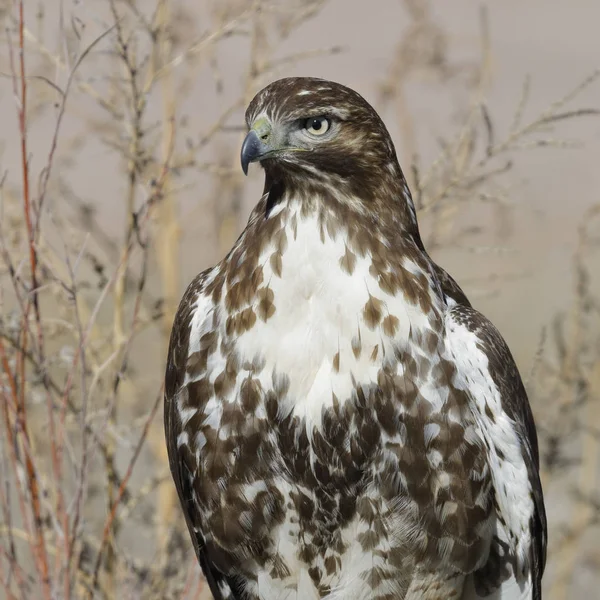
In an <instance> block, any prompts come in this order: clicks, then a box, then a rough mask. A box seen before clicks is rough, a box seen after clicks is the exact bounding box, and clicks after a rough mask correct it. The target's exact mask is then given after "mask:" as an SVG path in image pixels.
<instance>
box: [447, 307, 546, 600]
mask: <svg viewBox="0 0 600 600" xmlns="http://www.w3.org/2000/svg"><path fill="white" fill-rule="evenodd" d="M452 316H453V318H454V320H455V321H458V322H460V323H462V324H463V325H464V326H465V327H466V328H467V329H468V330H469V331H471V332H472V333H474V334H476V335H477V337H478V338H479V340H481V342H480V349H481V350H482V351H483V352H485V353H486V354H487V357H488V361H489V365H488V367H489V370H490V375H491V377H492V379H493V380H494V383H495V384H496V387H497V388H498V390H499V392H500V396H501V398H502V407H503V410H504V411H505V412H506V414H507V415H508V416H509V417H510V418H511V419H512V420H513V421H514V423H515V426H516V427H517V428H518V436H519V439H520V440H521V442H522V444H523V459H524V461H525V465H526V467H527V472H528V475H529V481H530V483H531V490H532V496H533V503H534V514H533V516H532V518H531V523H530V527H531V538H532V540H533V544H532V547H531V553H530V563H531V569H532V580H533V600H540V599H541V597H542V590H541V585H542V575H543V573H544V568H545V565H546V542H547V522H546V511H545V508H544V498H543V495H542V484H541V481H540V476H539V450H538V440H537V433H536V429H535V422H534V419H533V414H532V412H531V407H530V405H529V401H528V399H527V392H526V391H525V386H524V385H523V381H522V379H521V376H520V374H519V371H518V369H517V365H516V363H515V360H514V358H513V356H512V354H511V352H510V350H509V348H508V345H507V344H506V342H505V341H504V339H503V337H502V336H501V335H500V332H499V331H498V330H497V329H496V327H495V326H494V325H493V324H492V323H491V322H490V321H489V320H488V319H486V318H485V317H484V316H483V315H482V314H480V313H479V312H477V311H476V310H475V309H473V308H471V307H470V306H460V305H459V306H455V307H454V308H453V309H452Z"/></svg>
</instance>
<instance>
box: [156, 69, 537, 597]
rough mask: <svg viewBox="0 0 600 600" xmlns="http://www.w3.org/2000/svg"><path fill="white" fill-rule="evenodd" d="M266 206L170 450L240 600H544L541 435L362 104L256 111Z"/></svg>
mask: <svg viewBox="0 0 600 600" xmlns="http://www.w3.org/2000/svg"><path fill="white" fill-rule="evenodd" d="M246 121H247V125H248V128H249V133H248V135H247V136H246V138H245V140H244V142H243V146H242V149H241V162H242V168H243V170H244V172H247V170H248V165H249V163H251V162H260V164H261V165H262V167H263V168H264V172H265V187H264V194H263V196H262V197H261V199H260V201H259V202H258V204H257V205H256V207H255V208H254V210H253V211H252V213H251V215H250V218H249V221H248V224H247V226H246V228H245V230H244V231H243V233H242V234H241V235H240V237H239V239H238V240H237V242H236V243H235V245H234V246H233V248H232V249H231V250H230V252H229V254H227V256H226V257H225V258H224V259H223V260H222V261H221V262H220V263H219V264H217V265H216V266H214V267H213V268H211V269H207V270H206V271H204V272H202V273H200V274H199V275H198V276H197V277H196V279H194V281H193V282H192V283H191V284H190V286H189V287H188V289H187V291H186V292H185V295H184V297H183V299H182V301H181V305H180V307H179V310H178V312H177V315H176V318H175V322H174V325H173V331H172V334H171V341H170V346H169V351H168V364H167V369H166V381H165V431H166V440H167V446H168V453H169V461H170V468H171V471H172V474H173V478H174V481H175V485H176V487H177V491H178V494H179V499H180V501H181V505H182V508H183V512H184V514H185V518H186V521H187V525H188V528H189V533H190V536H191V539H192V542H193V545H194V548H195V551H196V554H197V557H198V560H199V562H200V565H201V566H202V569H203V571H204V574H205V576H206V579H207V581H208V585H209V586H210V590H211V592H212V594H213V596H214V597H215V598H216V599H218V600H225V599H235V600H286V599H289V600H316V599H318V598H326V599H328V600H341V599H344V600H366V599H369V600H371V599H378V600H384V599H399V600H403V599H404V600H417V599H419V600H447V599H451V598H456V599H457V600H459V599H460V600H476V599H481V598H486V599H490V600H525V599H531V600H538V599H539V598H541V578H542V574H543V571H544V565H545V555H546V517H545V512H544V501H543V496H542V489H541V484H540V477H539V468H538V461H539V459H538V446H537V438H536V430H535V426H534V421H533V417H532V413H531V409H530V406H529V403H528V400H527V395H526V393H525V389H524V387H523V383H522V381H521V377H520V376H519V372H518V371H517V367H516V366H515V362H514V360H513V358H512V356H511V353H510V351H509V349H508V347H507V345H506V343H505V341H504V340H503V338H502V337H501V335H500V334H499V333H498V331H497V330H496V328H495V327H494V326H493V325H492V324H491V323H490V321H488V320H487V319H486V318H485V317H484V316H483V315H481V314H480V313H479V312H477V310H475V309H474V308H473V307H472V306H471V304H470V303H469V301H468V300H467V298H466V296H465V294H464V293H463V292H462V290H461V289H460V287H459V286H458V284H457V283H456V282H455V281H454V279H452V277H450V275H448V274H447V273H446V272H445V271H443V270H442V269H441V268H440V267H439V266H438V265H436V264H435V263H434V262H433V261H432V260H431V258H430V257H429V256H428V254H427V252H426V250H425V248H424V247H423V243H422V241H421V237H420V235H419V229H418V226H417V219H416V213H415V208H414V205H413V202H412V200H411V195H410V191H409V189H408V187H407V184H406V180H405V179H404V176H403V174H402V171H401V169H400V166H399V164H398V160H397V158H396V153H395V150H394V146H393V144H392V141H391V138H390V135H389V133H388V132H387V130H386V127H385V125H384V124H383V122H382V120H381V119H380V117H379V116H378V114H377V113H376V112H375V110H374V109H373V108H372V107H371V106H370V105H369V104H368V103H367V102H366V101H365V100H364V99H363V98H362V97H361V96H360V95H359V94H358V93H356V92H355V91H353V90H351V89H348V88H347V87H344V86H342V85H340V84H337V83H332V82H329V81H324V80H321V79H313V78H288V79H282V80H279V81H275V82H274V83H271V84H270V85H268V86H267V87H266V88H265V89H263V90H262V91H261V92H259V93H258V94H257V95H256V97H255V98H254V99H253V100H252V102H251V103H250V105H249V107H248V109H247V112H246Z"/></svg>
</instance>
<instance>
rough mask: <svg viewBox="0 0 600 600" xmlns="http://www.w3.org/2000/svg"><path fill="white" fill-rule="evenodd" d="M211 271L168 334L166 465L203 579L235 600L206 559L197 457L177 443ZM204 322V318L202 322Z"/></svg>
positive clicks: (228, 582)
mask: <svg viewBox="0 0 600 600" xmlns="http://www.w3.org/2000/svg"><path fill="white" fill-rule="evenodd" d="M209 273H210V270H208V271H204V272H203V273H200V275H198V277H196V279H194V281H192V283H191V284H190V285H189V287H188V289H187V290H186V292H185V294H184V296H183V298H182V300H181V303H180V305H179V309H178V310H177V314H176V316H175V321H174V323H173V329H172V331H171V340H170V342H169V352H168V356H167V370H166V374H165V413H164V422H165V437H166V442H167V452H168V455H169V466H170V468H171V473H172V475H173V479H174V481H175V487H176V488H177V493H178V495H179V501H180V503H181V506H182V508H183V512H184V515H185V520H186V523H187V526H188V529H189V532H190V537H191V538H192V542H193V544H194V550H195V551H196V555H197V556H198V561H199V563H200V566H201V567H202V571H203V572H204V576H205V577H206V580H207V582H208V585H209V587H210V591H211V592H212V594H213V596H214V598H215V600H238V599H239V598H241V592H240V591H239V590H238V589H237V584H236V582H235V581H233V580H232V579H231V578H230V577H227V576H226V575H225V574H224V573H222V572H221V571H219V569H218V568H217V567H216V566H215V564H214V562H213V560H211V557H210V556H209V552H208V549H207V548H206V544H205V540H204V537H203V535H202V528H201V523H200V522H199V521H200V516H199V511H198V507H197V506H196V505H195V501H194V490H193V484H194V479H195V478H196V475H195V473H196V470H197V469H198V468H199V465H198V464H197V461H196V457H195V456H194V455H193V454H192V453H191V452H190V451H189V448H188V446H187V444H178V436H179V434H180V433H181V432H182V429H183V428H182V426H181V420H180V416H179V411H178V409H177V398H178V397H179V395H180V394H185V393H187V388H186V386H185V385H184V384H185V373H186V370H187V360H188V355H189V346H190V333H191V325H192V318H194V315H195V313H197V311H200V312H204V313H205V315H204V316H206V317H207V316H209V314H210V312H211V311H212V309H213V304H212V299H211V297H210V296H209V295H207V294H206V293H205V289H204V288H205V284H206V280H207V277H208V275H209ZM202 320H203V319H202Z"/></svg>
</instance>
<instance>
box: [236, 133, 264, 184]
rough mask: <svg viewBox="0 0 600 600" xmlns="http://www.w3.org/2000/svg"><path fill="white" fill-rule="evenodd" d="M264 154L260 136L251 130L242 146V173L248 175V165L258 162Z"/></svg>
mask: <svg viewBox="0 0 600 600" xmlns="http://www.w3.org/2000/svg"><path fill="white" fill-rule="evenodd" d="M262 153H263V144H262V143H261V141H260V139H259V137H258V134H257V133H256V131H254V130H250V131H249V132H248V135H247V136H246V138H245V139H244V143H243V144H242V150H241V152H240V159H241V163H242V171H244V175H248V165H249V164H250V163H251V162H253V161H255V160H258V159H259V158H260V156H261V154H262Z"/></svg>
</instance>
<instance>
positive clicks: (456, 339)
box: [446, 304, 547, 600]
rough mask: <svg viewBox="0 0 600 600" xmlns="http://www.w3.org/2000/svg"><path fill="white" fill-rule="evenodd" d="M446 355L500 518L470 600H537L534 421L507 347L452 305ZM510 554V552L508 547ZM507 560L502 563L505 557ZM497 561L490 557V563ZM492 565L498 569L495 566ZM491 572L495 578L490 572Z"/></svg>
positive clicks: (541, 536) (541, 549)
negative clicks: (475, 430) (465, 401)
mask: <svg viewBox="0 0 600 600" xmlns="http://www.w3.org/2000/svg"><path fill="white" fill-rule="evenodd" d="M446 336H447V348H448V352H449V354H450V355H451V357H452V359H453V360H454V362H455V365H456V375H455V380H454V384H455V386H456V387H458V388H460V389H463V390H465V392H466V393H467V395H468V397H469V399H470V401H471V404H472V406H471V409H472V411H473V415H474V417H475V420H476V422H477V424H478V426H479V430H480V434H481V436H482V438H483V439H484V441H485V444H486V448H487V451H488V455H489V462H490V467H491V472H492V480H493V484H494V490H495V499H496V505H497V511H498V532H497V538H498V539H496V540H495V541H494V545H493V546H492V555H491V556H490V560H489V561H488V565H486V566H485V567H483V569H482V570H481V571H480V572H478V573H476V574H475V576H474V592H475V594H474V595H473V596H468V595H466V596H465V597H468V598H471V597H473V598H478V597H479V595H478V594H477V591H480V593H481V596H482V597H486V596H487V594H486V593H484V591H485V590H486V589H487V590H490V589H493V588H494V587H496V582H495V581H494V579H495V578H500V579H501V574H500V572H499V571H500V570H501V569H502V568H506V566H507V565H506V563H507V560H506V558H508V562H509V563H511V564H510V566H511V567H512V572H513V576H512V578H511V579H509V580H507V581H505V582H504V583H503V584H502V590H501V592H497V593H500V595H499V596H497V595H492V596H491V597H492V598H497V597H498V598H502V599H503V600H505V599H506V600H517V599H518V600H525V599H527V600H539V599H540V598H541V580H542V575H543V572H544V567H545V563H546V536H547V531H546V513H545V510H544V500H543V496H542V488H541V483H540V477H539V454H538V443H537V435H536V430H535V424H534V421H533V415H532V413H531V408H530V406H529V402H528V399H527V394H526V392H525V388H524V386H523V382H522V380H521V377H520V375H519V371H518V370H517V367H516V364H515V361H514V359H513V357H512V355H511V353H510V350H509V349H508V346H507V345H506V342H505V341H504V339H503V338H502V336H501V335H500V333H499V332H498V330H497V329H496V328H495V327H494V325H493V324H492V323H491V322H490V321H488V320H487V319H486V318H485V317H484V316H483V315H481V314H480V313H478V312H477V311H476V310H474V309H473V308H471V307H470V306H464V305H460V304H459V305H456V306H454V307H452V308H450V310H449V311H448V313H447V316H446ZM507 546H508V547H507ZM506 553H508V557H506ZM494 555H495V556H494ZM496 559H503V560H500V561H498V563H497V566H493V565H494V563H495V562H496ZM494 571H496V572H494Z"/></svg>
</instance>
